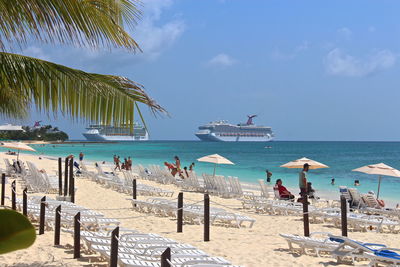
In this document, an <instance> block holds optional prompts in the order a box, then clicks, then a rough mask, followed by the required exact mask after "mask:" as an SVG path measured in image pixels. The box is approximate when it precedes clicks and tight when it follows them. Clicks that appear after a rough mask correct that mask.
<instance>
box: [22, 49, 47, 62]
mask: <svg viewBox="0 0 400 267" xmlns="http://www.w3.org/2000/svg"><path fill="white" fill-rule="evenodd" d="M22 54H23V55H25V56H28V57H35V58H39V59H43V60H46V61H50V60H51V59H50V57H49V55H48V54H45V53H44V51H43V49H42V48H40V47H37V46H29V47H27V48H25V49H23V50H22Z"/></svg>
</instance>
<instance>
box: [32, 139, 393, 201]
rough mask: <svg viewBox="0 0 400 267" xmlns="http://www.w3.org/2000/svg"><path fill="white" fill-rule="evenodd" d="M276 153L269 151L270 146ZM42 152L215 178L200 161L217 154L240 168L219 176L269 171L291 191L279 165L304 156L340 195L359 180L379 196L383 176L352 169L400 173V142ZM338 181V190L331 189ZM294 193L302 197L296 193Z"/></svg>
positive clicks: (222, 169)
mask: <svg viewBox="0 0 400 267" xmlns="http://www.w3.org/2000/svg"><path fill="white" fill-rule="evenodd" d="M266 145H268V146H271V147H272V148H269V149H268V148H265V146H266ZM34 147H35V149H36V150H37V151H38V153H43V154H47V155H51V156H63V157H65V156H67V155H69V154H74V155H76V156H77V155H78V154H79V152H81V151H82V152H83V153H85V159H87V160H94V161H95V160H96V161H103V160H105V161H108V162H112V157H113V155H114V154H116V155H120V156H121V158H124V157H127V156H131V157H133V163H134V164H138V163H140V164H160V165H161V164H163V162H164V161H169V162H173V157H174V156H175V155H178V156H179V157H180V159H181V162H182V166H189V164H190V163H191V162H195V163H196V167H195V170H196V172H197V173H198V174H199V173H202V172H208V173H212V171H213V165H212V164H209V163H200V162H197V161H196V159H197V158H199V157H202V156H205V155H209V154H214V153H218V154H220V155H222V156H224V157H226V158H228V159H230V160H231V161H233V162H234V163H235V165H220V166H218V168H217V174H221V175H232V176H238V177H239V178H240V179H241V180H242V181H247V182H257V180H258V179H265V169H269V170H270V171H271V172H272V173H273V176H272V180H273V181H275V179H277V178H281V179H282V180H283V182H284V185H286V186H287V187H292V188H297V182H298V170H296V169H285V168H280V167H279V166H280V165H282V164H284V163H286V162H288V161H291V160H294V159H298V158H301V157H308V158H311V159H314V160H317V161H319V162H322V163H324V164H326V165H328V166H330V168H328V169H318V170H310V172H309V175H308V176H309V177H308V178H309V180H310V181H311V182H312V183H313V187H314V188H316V189H317V190H320V191H330V192H338V188H337V187H338V185H347V186H353V184H354V180H355V179H358V180H360V183H361V185H360V186H359V187H358V189H359V190H360V191H361V192H364V193H366V192H368V191H369V190H374V191H375V192H376V191H377V185H378V184H377V182H378V177H377V176H374V175H367V174H362V173H357V172H352V171H351V170H352V169H355V168H357V167H361V166H364V165H367V164H374V163H380V162H383V163H385V164H388V165H390V166H392V167H394V168H397V169H400V142H281V141H276V142H271V143H268V144H266V143H256V142H254V143H208V142H196V141H151V142H143V143H116V144H85V145H83V144H74V145H71V144H66V145H56V146H55V147H53V145H45V146H44V147H42V146H39V145H35V146H34ZM332 177H334V178H335V180H336V185H335V186H332V185H331V184H330V181H331V178H332ZM293 193H295V194H297V193H298V192H297V189H296V191H294V192H293ZM399 193H400V178H394V177H384V178H383V179H382V186H381V197H382V198H383V199H387V200H391V201H392V202H400V196H399Z"/></svg>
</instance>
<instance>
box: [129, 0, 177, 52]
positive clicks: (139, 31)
mask: <svg viewBox="0 0 400 267" xmlns="http://www.w3.org/2000/svg"><path fill="white" fill-rule="evenodd" d="M173 2H174V1H173V0H146V1H145V2H144V4H143V14H144V16H143V18H142V20H141V21H140V22H139V24H138V25H137V27H136V29H135V31H134V33H133V37H134V38H135V40H137V42H138V43H139V45H140V47H141V48H142V50H143V54H142V56H143V57H146V58H147V59H156V58H157V57H158V56H159V55H160V54H161V53H162V52H163V51H165V50H166V49H167V48H169V47H170V46H172V45H173V44H174V42H175V41H176V40H177V39H178V38H179V37H180V36H181V35H182V33H183V32H184V31H185V23H184V21H183V20H181V19H173V20H171V21H169V22H166V23H165V24H163V25H158V22H159V20H160V18H161V14H162V12H163V11H164V10H165V9H166V8H169V7H170V6H171V5H172V4H173Z"/></svg>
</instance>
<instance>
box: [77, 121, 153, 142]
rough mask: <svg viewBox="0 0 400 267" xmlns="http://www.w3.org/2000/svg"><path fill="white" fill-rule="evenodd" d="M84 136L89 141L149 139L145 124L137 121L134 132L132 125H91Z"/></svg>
mask: <svg viewBox="0 0 400 267" xmlns="http://www.w3.org/2000/svg"><path fill="white" fill-rule="evenodd" d="M86 129H87V132H84V133H83V136H84V137H85V138H86V139H87V140H89V141H147V140H149V134H148V133H147V130H146V128H145V127H144V126H142V125H140V124H138V123H135V124H134V126H133V132H131V129H130V127H129V126H128V127H126V126H121V127H115V126H111V125H89V127H87V128H86Z"/></svg>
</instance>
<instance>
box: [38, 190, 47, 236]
mask: <svg viewBox="0 0 400 267" xmlns="http://www.w3.org/2000/svg"><path fill="white" fill-rule="evenodd" d="M45 201H46V197H45V196H44V197H42V199H41V200H40V217H39V218H40V221H39V235H42V234H44V221H45V219H46V218H45V216H46V203H45Z"/></svg>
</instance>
